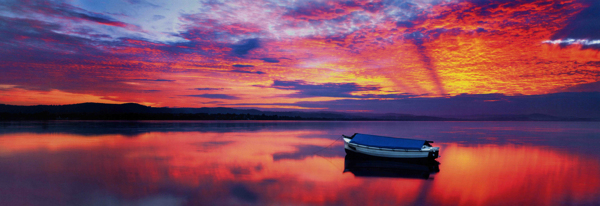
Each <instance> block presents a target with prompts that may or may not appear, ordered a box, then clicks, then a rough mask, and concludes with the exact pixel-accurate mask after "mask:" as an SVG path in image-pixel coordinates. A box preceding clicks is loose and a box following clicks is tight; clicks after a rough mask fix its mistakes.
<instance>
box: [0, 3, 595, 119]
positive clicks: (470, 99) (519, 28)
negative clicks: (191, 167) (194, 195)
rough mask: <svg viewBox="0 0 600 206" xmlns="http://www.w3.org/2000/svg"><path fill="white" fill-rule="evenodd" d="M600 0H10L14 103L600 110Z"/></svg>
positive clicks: (3, 94) (6, 96)
mask: <svg viewBox="0 0 600 206" xmlns="http://www.w3.org/2000/svg"><path fill="white" fill-rule="evenodd" d="M599 11H600V2H598V1H594V0H560V1H559V0H485V1H484V0H398V1H387V0H382V1H377V0H373V1H319V0H315V1H312V0H308V1H297V0H294V1H292V0H289V1H286V0H248V1H246V0H238V1H228V0H220V1H219V0H206V1H205V0H195V1H158V0H156V1H155V0H105V1H77V0H55V1H45V0H44V1H38V0H0V103H2V104H13V105H39V104H45V105H48V104H50V105H61V104H74V103H82V102H102V103H129V102H132V103H139V104H143V105H147V106H153V107H233V108H259V109H265V110H302V111H321V110H325V111H343V112H375V113H385V112H395V113H409V114H446V115H451V114H506V113H545V114H553V115H565V116H574V115H575V116H576V115H579V116H598V117H600V108H599V106H598V105H600V94H599V92H600V56H599V52H600V12H599Z"/></svg>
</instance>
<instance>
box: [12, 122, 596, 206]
mask: <svg viewBox="0 0 600 206" xmlns="http://www.w3.org/2000/svg"><path fill="white" fill-rule="evenodd" d="M355 132H359V133H368V134H378V135H387V136H396V137H406V138H419V139H427V140H433V141H435V143H434V145H435V146H439V147H441V152H440V155H441V157H440V158H439V159H438V162H439V163H440V164H439V165H437V164H434V165H432V164H426V165H423V164H412V163H402V162H391V163H390V162H385V161H378V160H360V159H355V158H351V157H346V154H345V152H344V149H343V143H342V141H341V140H340V139H339V137H340V135H341V134H347V135H351V134H353V133H355ZM599 145H600V123H598V122H265V121H257V122H252V121H230V122H227V121H220V122H205V121H188V122H184V121H182V122H172V121H156V122H106V121H100V122H69V121H63V122H61V121H57V122H3V123H2V122H0V205H434V204H436V205H514V204H518V205H524V204H525V205H599V204H600V154H598V146H599Z"/></svg>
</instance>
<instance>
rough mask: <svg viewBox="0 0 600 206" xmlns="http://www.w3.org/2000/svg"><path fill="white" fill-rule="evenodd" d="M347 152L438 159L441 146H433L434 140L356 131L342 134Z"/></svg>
mask: <svg viewBox="0 0 600 206" xmlns="http://www.w3.org/2000/svg"><path fill="white" fill-rule="evenodd" d="M342 137H343V139H344V147H345V149H346V153H349V152H354V153H359V154H364V155H370V156H375V157H385V158H411V159H412V158H422V159H436V158H438V157H439V152H440V148H439V147H433V146H431V143H433V141H428V140H418V139H405V138H395V137H385V136H378V135H370V134H359V133H354V135H352V136H346V135H342Z"/></svg>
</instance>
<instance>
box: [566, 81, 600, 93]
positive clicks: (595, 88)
mask: <svg viewBox="0 0 600 206" xmlns="http://www.w3.org/2000/svg"><path fill="white" fill-rule="evenodd" d="M558 91H560V92H600V81H599V82H592V83H587V84H578V85H575V86H571V87H566V88H561V89H558Z"/></svg>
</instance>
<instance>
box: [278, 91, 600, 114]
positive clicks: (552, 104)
mask: <svg viewBox="0 0 600 206" xmlns="http://www.w3.org/2000/svg"><path fill="white" fill-rule="evenodd" d="M592 86H593V85H592ZM277 105H285V106H300V107H307V108H329V109H335V110H346V111H351V110H364V109H365V108H369V109H370V110H373V111H374V112H377V113H400V114H413V115H430V116H466V115H506V114H534V113H539V114H546V115H554V116H561V117H579V118H600V92H567V93H554V94H545V95H517V96H506V95H503V94H463V95H458V96H454V97H440V98H405V99H398V100H353V99H352V100H350V99H346V100H335V101H325V102H298V103H293V104H277Z"/></svg>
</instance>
